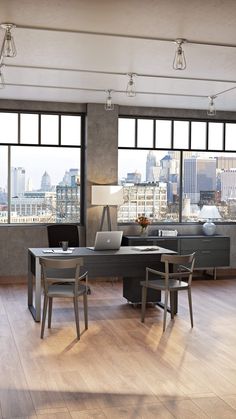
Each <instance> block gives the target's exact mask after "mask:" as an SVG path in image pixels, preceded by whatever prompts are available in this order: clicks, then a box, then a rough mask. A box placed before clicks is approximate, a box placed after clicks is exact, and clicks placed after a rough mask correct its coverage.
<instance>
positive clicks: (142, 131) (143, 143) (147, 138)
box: [138, 119, 153, 148]
mask: <svg viewBox="0 0 236 419" xmlns="http://www.w3.org/2000/svg"><path fill="white" fill-rule="evenodd" d="M138 147H144V148H145V147H146V148H150V147H153V120H150V119H138Z"/></svg>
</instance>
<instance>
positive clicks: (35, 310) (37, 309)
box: [28, 254, 41, 322]
mask: <svg viewBox="0 0 236 419" xmlns="http://www.w3.org/2000/svg"><path fill="white" fill-rule="evenodd" d="M31 263H32V259H31V255H30V254H29V255H28V307H29V310H30V312H31V314H32V316H33V318H34V320H35V321H36V322H40V320H41V266H40V263H39V258H35V306H34V304H33V273H32V266H31Z"/></svg>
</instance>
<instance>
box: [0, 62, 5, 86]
mask: <svg viewBox="0 0 236 419" xmlns="http://www.w3.org/2000/svg"><path fill="white" fill-rule="evenodd" d="M2 67H3V65H0V89H3V88H4V87H5V81H4V76H3V72H2Z"/></svg>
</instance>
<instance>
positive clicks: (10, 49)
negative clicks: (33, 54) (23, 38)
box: [1, 23, 16, 57]
mask: <svg viewBox="0 0 236 419" xmlns="http://www.w3.org/2000/svg"><path fill="white" fill-rule="evenodd" d="M15 27H16V25H14V24H13V23H2V24H1V28H2V29H4V30H5V36H4V40H3V45H2V51H1V52H2V53H1V55H2V56H3V57H15V56H16V46H15V42H14V38H13V36H12V33H11V30H12V29H14V28H15Z"/></svg>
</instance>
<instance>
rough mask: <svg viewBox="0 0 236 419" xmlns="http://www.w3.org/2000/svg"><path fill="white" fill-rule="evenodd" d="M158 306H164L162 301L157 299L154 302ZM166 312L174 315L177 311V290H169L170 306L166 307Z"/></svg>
mask: <svg viewBox="0 0 236 419" xmlns="http://www.w3.org/2000/svg"><path fill="white" fill-rule="evenodd" d="M155 304H156V305H157V306H158V307H161V308H164V303H162V301H159V302H158V303H155ZM167 311H168V313H171V314H172V315H175V314H177V313H178V291H172V292H170V306H169V307H167Z"/></svg>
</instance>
